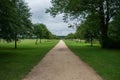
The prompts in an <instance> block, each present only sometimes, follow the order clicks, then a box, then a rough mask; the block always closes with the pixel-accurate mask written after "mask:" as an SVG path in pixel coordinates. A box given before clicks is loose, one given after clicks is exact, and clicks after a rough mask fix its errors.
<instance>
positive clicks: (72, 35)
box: [66, 33, 75, 40]
mask: <svg viewBox="0 0 120 80" xmlns="http://www.w3.org/2000/svg"><path fill="white" fill-rule="evenodd" d="M66 39H71V40H72V39H75V35H74V34H73V33H70V34H68V35H67V36H66Z"/></svg>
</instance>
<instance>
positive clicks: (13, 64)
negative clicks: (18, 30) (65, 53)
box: [0, 40, 58, 80]
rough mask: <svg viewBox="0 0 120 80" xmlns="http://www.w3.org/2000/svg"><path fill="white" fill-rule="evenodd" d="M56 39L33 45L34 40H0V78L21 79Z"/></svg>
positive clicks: (8, 79)
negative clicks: (15, 43) (15, 47)
mask: <svg viewBox="0 0 120 80" xmlns="http://www.w3.org/2000/svg"><path fill="white" fill-rule="evenodd" d="M57 42H58V41H56V40H54V41H47V42H43V43H40V44H38V45H35V40H23V41H21V42H19V44H18V49H14V44H13V43H9V44H8V43H3V42H0V80H21V79H22V78H23V77H24V76H25V75H26V74H27V73H28V72H29V71H30V70H31V69H32V68H33V67H34V66H35V65H36V64H37V63H38V62H39V61H40V60H41V59H42V58H43V57H44V55H45V54H46V53H47V52H48V51H49V50H50V49H51V48H52V47H53V46H55V44H56V43H57Z"/></svg>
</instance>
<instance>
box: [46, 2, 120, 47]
mask: <svg viewBox="0 0 120 80" xmlns="http://www.w3.org/2000/svg"><path fill="white" fill-rule="evenodd" d="M51 3H52V7H50V8H49V9H47V11H46V12H47V13H50V14H51V15H52V16H54V17H55V16H56V15H58V14H64V16H63V19H64V21H66V22H68V21H70V20H74V19H76V20H78V21H81V20H82V24H81V25H77V26H78V27H79V26H80V27H81V26H82V28H85V32H86V33H85V34H94V35H96V34H97V38H98V39H99V41H100V43H101V46H102V48H120V43H119V41H120V37H118V36H119V35H120V32H119V30H120V25H119V21H120V18H118V17H120V0H52V1H51ZM85 26H87V28H86V27H85ZM95 29H96V30H95ZM79 31H80V32H79ZM96 31H97V32H96ZM81 32H84V31H81V30H80V28H78V31H77V35H78V34H79V35H82V34H81ZM90 36H92V35H90ZM87 38H88V35H87Z"/></svg>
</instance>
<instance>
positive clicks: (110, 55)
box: [65, 41, 120, 80]
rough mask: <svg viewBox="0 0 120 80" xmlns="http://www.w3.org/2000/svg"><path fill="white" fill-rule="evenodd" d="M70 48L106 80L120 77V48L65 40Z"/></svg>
mask: <svg viewBox="0 0 120 80" xmlns="http://www.w3.org/2000/svg"><path fill="white" fill-rule="evenodd" d="M65 42H66V44H67V45H68V46H69V48H70V49H71V50H72V51H73V52H75V53H76V55H78V56H79V57H80V58H81V59H82V60H83V61H85V62H86V63H88V64H89V65H90V66H91V67H92V68H94V69H95V70H96V72H97V73H98V74H99V75H100V76H102V78H103V79H104V80H119V79H120V50H107V49H101V48H100V45H99V44H96V45H95V46H94V47H90V44H88V43H87V44H85V43H80V42H75V41H65Z"/></svg>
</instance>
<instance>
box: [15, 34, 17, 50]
mask: <svg viewBox="0 0 120 80" xmlns="http://www.w3.org/2000/svg"><path fill="white" fill-rule="evenodd" d="M15 49H17V34H15Z"/></svg>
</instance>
